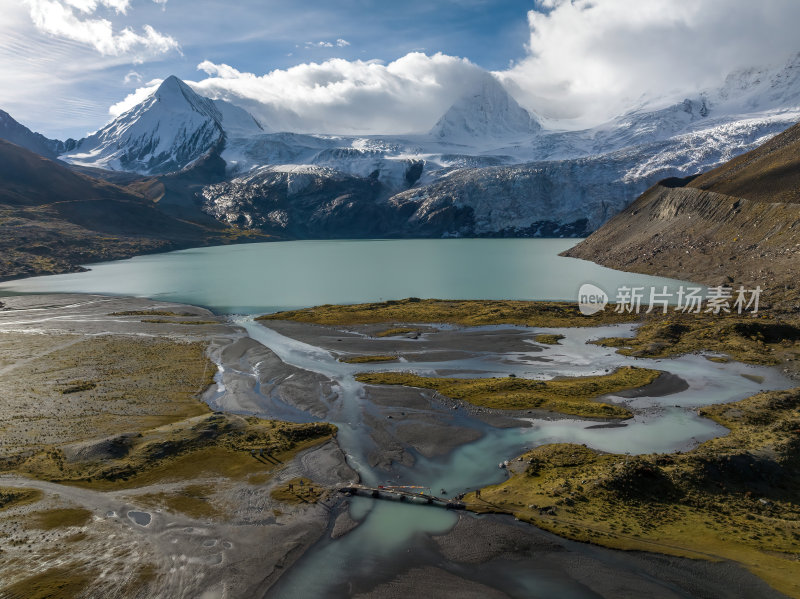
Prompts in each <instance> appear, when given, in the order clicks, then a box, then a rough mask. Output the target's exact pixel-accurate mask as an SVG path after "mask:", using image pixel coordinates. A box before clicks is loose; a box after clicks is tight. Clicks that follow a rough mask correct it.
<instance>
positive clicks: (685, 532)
mask: <svg viewBox="0 0 800 599" xmlns="http://www.w3.org/2000/svg"><path fill="white" fill-rule="evenodd" d="M701 414H702V415H704V416H707V417H709V418H712V419H713V420H715V421H716V422H718V423H720V424H722V425H723V426H725V427H727V428H728V429H730V431H731V432H730V434H728V435H726V436H724V437H720V438H717V439H712V440H710V441H706V442H705V443H702V444H701V445H699V446H698V447H697V448H696V449H694V450H691V451H688V452H685V453H680V452H679V453H673V454H652V455H642V456H634V457H631V456H627V455H617V454H604V453H601V452H597V451H594V450H592V449H589V448H587V447H585V446H583V445H574V444H555V445H545V446H542V447H538V448H536V449H534V450H533V451H530V452H528V453H526V454H525V455H523V456H522V458H521V459H522V461H521V462H512V470H514V474H513V476H512V477H511V478H510V479H509V480H508V481H506V482H504V483H501V484H499V485H495V486H492V487H487V488H485V489H482V490H481V496H480V498H478V497H476V495H475V494H474V493H473V494H470V495H468V496H467V498H466V500H467V501H468V503H469V506H470V509H473V510H474V511H478V512H505V513H510V514H514V515H515V516H517V517H518V518H520V519H522V520H525V521H528V522H531V523H533V524H535V525H536V526H538V527H540V528H544V529H546V530H549V531H551V532H554V533H556V534H559V535H561V536H564V537H567V538H570V539H575V540H579V541H587V542H592V543H597V544H600V545H605V546H608V547H614V548H618V549H627V550H646V551H656V552H661V553H667V554H670V555H678V556H686V557H691V558H700V559H712V560H733V561H736V562H739V563H741V564H742V565H743V566H744V567H746V568H748V569H749V570H750V571H752V572H753V573H755V574H756V575H758V576H760V577H761V578H763V579H764V580H766V581H767V582H768V583H769V584H771V585H772V586H774V587H775V588H776V589H778V590H779V591H781V592H784V593H786V594H787V595H790V596H794V597H798V596H800V561H798V547H800V500H798V497H800V469H799V468H798V464H800V388H797V389H793V390H789V391H774V392H766V393H760V394H758V395H755V396H753V397H750V398H748V399H745V400H742V401H739V402H736V403H732V404H723V405H714V406H710V407H706V408H702V409H701Z"/></svg>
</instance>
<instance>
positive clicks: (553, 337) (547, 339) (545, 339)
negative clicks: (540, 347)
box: [533, 333, 564, 345]
mask: <svg viewBox="0 0 800 599" xmlns="http://www.w3.org/2000/svg"><path fill="white" fill-rule="evenodd" d="M563 338H564V335H559V334H550V333H542V334H540V335H536V336H535V337H534V338H533V340H534V341H536V343H543V344H545V345H560V344H559V341H561V340H562V339H563Z"/></svg>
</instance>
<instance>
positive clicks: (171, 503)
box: [136, 484, 225, 520]
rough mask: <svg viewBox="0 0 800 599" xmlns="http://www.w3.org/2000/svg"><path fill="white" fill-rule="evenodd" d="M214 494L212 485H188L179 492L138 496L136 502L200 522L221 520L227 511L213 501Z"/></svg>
mask: <svg viewBox="0 0 800 599" xmlns="http://www.w3.org/2000/svg"><path fill="white" fill-rule="evenodd" d="M214 493H215V487H214V486H212V485H208V484H205V485H187V486H186V487H183V488H182V489H179V490H177V491H172V492H162V493H148V494H144V495H137V496H136V502H137V503H139V504H141V505H142V506H144V507H150V508H163V509H166V510H168V511H171V512H178V513H181V514H185V515H187V516H189V517H190V518H195V519H198V520H201V519H207V518H215V519H219V518H221V517H223V516H224V515H225V511H224V510H223V509H220V506H218V505H217V504H216V503H215V502H214V501H213V497H214Z"/></svg>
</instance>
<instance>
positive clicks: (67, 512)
mask: <svg viewBox="0 0 800 599" xmlns="http://www.w3.org/2000/svg"><path fill="white" fill-rule="evenodd" d="M91 517H92V512H90V511H89V510H86V509H84V508H80V507H77V508H56V509H52V510H45V511H42V512H35V513H34V514H32V517H31V527H32V528H38V529H40V530H54V529H57V528H69V527H71V526H84V525H86V523H87V522H89V520H90V519H91Z"/></svg>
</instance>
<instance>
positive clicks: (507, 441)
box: [0, 239, 789, 599]
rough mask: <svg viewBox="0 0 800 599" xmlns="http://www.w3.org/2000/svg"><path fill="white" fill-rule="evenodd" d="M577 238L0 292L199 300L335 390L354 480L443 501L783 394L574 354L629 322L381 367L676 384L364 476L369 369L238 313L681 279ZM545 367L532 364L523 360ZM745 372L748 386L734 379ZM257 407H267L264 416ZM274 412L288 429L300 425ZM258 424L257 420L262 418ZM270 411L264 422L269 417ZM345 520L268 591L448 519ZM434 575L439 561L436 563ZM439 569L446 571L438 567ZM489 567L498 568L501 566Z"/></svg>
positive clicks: (638, 447)
mask: <svg viewBox="0 0 800 599" xmlns="http://www.w3.org/2000/svg"><path fill="white" fill-rule="evenodd" d="M575 243H576V240H574V239H570V240H561V239H456V240H372V241H298V242H281V243H261V244H251V245H239V246H225V247H214V248H201V249H192V250H184V251H178V252H171V253H166V254H157V255H151V256H141V257H137V258H132V259H130V260H122V261H116V262H109V263H103V264H95V265H92V266H91V270H90V271H88V272H85V273H76V274H68V275H56V276H47V277H37V278H31V279H23V280H20V281H12V282H8V283H4V284H0V295H2V294H4V293H5V294H10V293H48V292H69V293H103V294H112V295H132V296H139V297H149V298H153V299H159V300H164V301H175V302H184V303H189V304H194V305H202V306H206V307H208V308H211V309H212V310H214V311H216V312H218V313H227V314H232V315H237V316H232V317H231V320H232V321H233V322H234V323H236V324H238V325H240V326H242V327H243V328H244V329H245V330H246V331H247V332H248V334H249V335H250V336H251V337H252V338H253V339H255V340H256V341H258V342H260V343H262V344H264V345H265V346H267V347H270V348H271V349H272V350H273V351H274V352H275V353H276V354H277V355H278V356H279V357H280V358H281V359H283V360H284V361H285V362H287V363H289V364H292V365H294V366H297V367H300V368H304V369H307V370H312V371H315V372H319V373H321V374H324V375H325V376H327V377H329V378H331V379H332V380H333V381H334V383H335V388H336V391H337V393H338V395H339V398H340V401H339V402H338V404H337V405H338V408H337V409H336V410H334V411H333V412H332V413H331V414H330V415H329V418H328V419H329V420H330V421H332V422H335V423H336V424H337V426H338V427H339V434H338V441H339V444H340V446H341V448H342V450H343V451H344V452H345V454H346V455H347V458H348V462H349V464H350V465H351V466H352V467H353V468H354V469H356V470H357V471H358V473H359V475H360V476H361V480H362V481H364V482H365V483H369V484H380V483H381V482H384V481H386V480H394V481H404V482H405V483H406V484H408V483H414V484H423V485H428V486H430V487H432V488H434V489H438V488H439V487H446V488H447V489H448V490H449V492H450V494H451V495H452V494H453V493H458V492H461V491H466V490H469V489H472V488H475V487H479V486H482V485H486V484H491V483H496V482H500V481H501V480H503V479H504V478H505V476H506V472H505V470H501V469H499V468H498V467H497V464H498V463H499V462H500V461H502V460H504V459H513V458H514V456H516V455H519V454H520V453H522V452H523V451H524V449H525V448H526V447H533V446H536V445H540V444H543V443H548V442H575V443H586V444H588V445H589V446H591V447H595V448H597V449H602V450H605V451H615V452H630V453H646V452H653V451H657V452H662V451H671V450H674V449H678V448H680V449H685V448H688V447H691V446H693V445H694V444H696V443H697V442H698V441H701V440H703V439H708V438H711V437H714V436H717V435H720V434H724V432H725V430H724V429H723V428H722V427H720V426H718V425H716V424H715V423H713V422H712V421H710V420H707V419H703V418H700V417H699V416H697V414H696V413H695V412H694V410H693V409H692V408H694V407H696V406H698V405H704V404H709V403H715V402H723V401H735V400H736V399H741V398H743V397H746V396H747V395H750V394H752V393H755V392H756V391H757V390H758V389H759V388H784V387H786V386H788V384H789V383H788V381H786V380H785V379H784V378H783V377H782V376H781V375H780V373H779V372H778V371H776V370H774V369H768V368H765V367H751V366H744V365H741V364H736V363H728V364H714V363H711V362H709V361H707V360H706V359H705V358H703V357H702V356H684V357H681V358H678V359H673V360H637V359H634V358H626V357H623V356H619V355H618V354H616V353H615V352H614V351H613V350H612V349H609V348H603V347H600V346H596V345H587V344H586V341H587V339H589V338H590V337H600V336H608V335H612V336H622V335H626V334H631V333H632V331H631V328H630V326H627V328H626V327H624V326H623V327H615V328H613V329H608V330H606V329H605V328H593V329H569V330H560V331H558V332H561V333H563V334H565V335H566V338H565V339H563V340H562V342H561V344H560V345H559V346H552V347H547V348H544V349H543V351H542V352H537V353H536V354H535V355H534V354H526V353H524V352H523V353H519V354H486V355H481V356H476V357H474V358H470V359H466V360H453V361H449V362H442V363H437V362H426V363H418V364H410V363H403V364H400V365H381V366H380V368H381V369H393V368H402V369H410V370H415V371H427V370H432V369H438V368H442V369H451V368H459V369H463V370H466V371H478V372H483V373H485V375H486V376H501V375H505V374H508V373H514V374H516V375H517V376H521V377H542V378H551V377H553V376H581V375H587V374H598V373H600V372H604V371H605V370H606V369H608V368H615V367H617V366H620V365H627V364H632V363H636V364H637V365H640V366H648V367H652V368H659V369H663V370H666V371H669V372H672V373H674V374H677V375H679V376H681V377H682V378H683V379H684V380H685V381H686V382H687V383H688V386H689V388H688V389H686V390H685V391H682V392H680V393H676V394H673V395H670V396H667V397H664V398H661V397H641V398H637V399H634V400H630V401H629V404H630V405H631V406H632V407H633V408H634V409H637V408H638V409H644V408H649V409H650V412H649V413H646V414H645V413H643V412H640V411H638V410H637V415H636V416H635V418H633V419H631V420H630V421H628V422H627V426H625V427H620V428H595V427H593V426H592V425H593V424H596V423H595V422H588V421H581V420H577V419H570V420H564V419H561V420H547V419H537V418H531V419H530V420H529V422H528V424H529V425H530V426H525V427H519V428H507V429H495V428H492V427H490V426H488V425H485V424H483V423H482V422H480V421H478V420H476V419H473V418H471V417H469V416H463V417H462V419H461V421H460V422H459V424H460V425H461V426H465V427H471V428H475V429H477V430H478V431H480V433H481V437H480V438H479V439H478V440H477V441H474V442H472V443H469V444H466V445H462V446H460V447H458V448H457V449H456V450H454V451H453V452H451V453H450V454H449V455H447V456H442V457H439V458H436V459H426V458H424V457H422V456H417V459H416V461H415V463H414V465H413V466H410V467H403V466H399V465H394V466H393V467H392V468H391V470H390V471H382V470H376V469H373V468H370V467H369V466H368V464H367V459H366V455H367V451H368V450H369V449H370V445H369V444H370V443H371V441H370V438H369V435H365V434H364V433H365V431H366V429H367V426H366V424H365V423H364V421H363V418H362V414H363V412H364V410H365V403H364V402H365V401H366V399H365V397H364V392H363V388H362V385H361V384H359V383H357V382H356V381H355V379H354V378H353V374H354V372H356V371H357V370H369V369H372V368H378V366H370V365H358V366H357V367H356V366H353V365H348V364H343V363H341V362H339V361H338V360H337V359H336V358H335V357H334V356H332V355H331V354H330V353H329V352H328V351H326V350H324V349H323V348H318V347H314V346H310V345H307V344H304V343H301V342H299V341H296V340H294V339H290V338H288V337H285V336H283V335H280V334H279V333H277V332H276V331H272V330H270V329H269V328H267V327H265V326H262V325H259V324H257V323H255V322H254V321H253V319H252V317H247V316H241V315H247V314H255V313H263V312H270V311H275V310H280V309H288V308H299V307H306V306H311V305H318V304H324V303H357V302H367V301H379V300H387V299H400V298H405V297H411V296H415V297H422V298H430V297H436V298H443V299H529V300H573V301H574V300H576V299H577V292H578V288H579V287H580V286H581V285H582V284H584V283H592V284H594V285H596V286H598V287H600V288H602V289H603V290H605V291H606V293H608V295H609V296H610V297H611V298H612V299H613V297H614V296H615V294H616V290H617V289H618V288H619V287H622V286H628V287H633V286H641V287H645V288H649V287H651V286H655V287H658V288H659V289H660V288H661V287H662V286H667V287H669V288H670V289H671V290H676V289H677V287H678V286H679V285H681V284H682V283H681V282H679V281H673V280H669V279H663V278H658V277H648V276H643V275H636V274H630V273H624V272H618V271H614V270H610V269H607V268H602V267H600V266H597V265H595V264H593V263H590V262H586V261H582V260H575V259H572V258H562V257H560V256H558V254H559V253H560V252H562V251H564V250H565V249H567V248H569V247H571V246H572V245H574V244H575ZM534 357H535V358H542V357H546V358H547V359H548V361H546V362H542V361H538V360H533V359H532V358H534ZM742 374H753V375H757V376H761V377H763V380H764V382H763V383H755V382H753V380H750V379H747V378H744V377H742V376H741V375H742ZM264 409H265V411H268V410H269V409H270V408H269V406H265V407H264ZM295 412H297V410H295V411H294V412H292V411H291V410H287V413H286V415H284V416H288V417H290V419H298V420H301V421H305V420H307V419H313V418H311V417H310V416H308V415H305V414H297V413H295ZM264 415H265V416H269V415H270V414H269V413H265V414H264ZM273 415H274V414H273ZM351 515H352V516H353V517H354V518H355V519H356V520H360V521H361V524H360V525H359V526H358V527H357V528H356V529H355V530H354V531H352V532H351V533H349V534H348V535H346V536H344V537H342V538H341V539H337V540H335V541H333V540H330V539H328V540H322V541H321V542H320V543H319V544H318V545H316V546H315V547H314V548H312V549H311V550H310V551H309V552H308V553H307V554H306V555H304V556H303V558H301V560H300V561H299V562H298V563H297V565H295V566H294V567H293V568H292V569H291V570H290V571H289V572H287V573H286V574H285V575H284V576H283V577H282V578H281V579H280V580H279V582H278V584H277V585H276V586H275V587H274V588H273V589H271V592H270V596H273V597H280V598H283V597H287V598H288V597H292V598H294V597H328V596H330V597H336V596H346V595H349V594H351V591H352V590H353V589H354V588H359V586H362V587H363V586H364V585H367V587H368V583H369V581H375V580H379V579H380V580H382V579H384V578H387V579H388V578H391V577H392V576H393V575H394V569H393V566H392V564H393V563H394V562H395V561H398V560H400V561H403V560H407V559H409V556H417V559H418V560H419V561H420V562H421V563H426V562H427V561H428V560H433V561H436V560H440V559H441V558H440V557H437V554H433V553H430V550H429V549H428V547H429V542H428V541H427V539H428V538H429V535H436V534H441V533H443V532H446V531H447V530H449V529H450V528H451V527H452V526H453V524H454V523H455V521H456V515H455V514H453V513H451V512H448V511H446V510H442V509H438V508H431V507H427V506H411V505H405V504H399V503H391V502H375V501H372V500H369V499H353V500H352V503H351ZM440 565H442V564H440ZM445 567H447V568H456V567H460V566H458V565H456V564H449V563H448V564H446V565H445ZM486 568H488V569H489V570H487V571H490V572H491V574H492V577H493V579H496V580H497V581H498V582H497V585H498V588H503V589H504V590H505V591H506V592H507V593H508V594H509V595H511V596H515V597H564V598H565V599H573V598H574V599H578V598H583V597H594V596H596V595H594V594H593V593H591V592H589V591H588V589H585V588H580V587H579V586H576V585H575V583H574V582H571V581H570V580H568V579H564V578H563V577H561V578H557V577H554V575H553V574H552V573H550V572H547V571H545V570H542V569H532V568H531V567H530V562H528V561H524V562H520V563H519V564H518V565H513V564H512V565H507V566H501V565H487V566H486ZM502 568H507V569H506V570H503V569H502Z"/></svg>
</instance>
